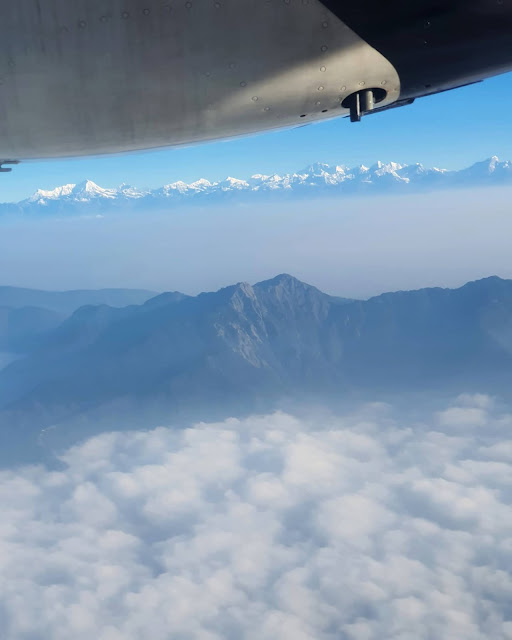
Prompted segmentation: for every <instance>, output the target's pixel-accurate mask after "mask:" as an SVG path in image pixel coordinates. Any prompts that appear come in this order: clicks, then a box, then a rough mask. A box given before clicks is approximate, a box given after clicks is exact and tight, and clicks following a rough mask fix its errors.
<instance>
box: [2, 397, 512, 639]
mask: <svg viewBox="0 0 512 640" xmlns="http://www.w3.org/2000/svg"><path fill="white" fill-rule="evenodd" d="M511 433H512V413H507V412H506V410H505V409H503V408H501V407H500V406H498V405H497V404H496V403H495V402H494V401H493V400H492V399H491V398H489V397H487V396H479V395H476V396H469V395H464V396H460V397H459V398H457V399H455V400H454V401H453V402H451V403H449V404H448V405H447V406H446V407H445V408H444V410H442V411H431V413H430V415H429V416H428V420H412V419H410V418H406V417H404V416H403V415H402V416H401V415H400V413H399V412H397V411H396V410H394V409H393V407H391V406H389V405H386V404H370V405H365V406H362V407H360V409H359V410H358V411H356V412H353V413H351V414H350V415H345V416H342V417H339V416H336V417H335V416H331V417H326V416H323V417H322V418H317V419H305V418H302V419H298V418H295V417H292V416H290V415H286V414H282V413H276V414H274V415H269V416H264V417H253V418H249V419H244V420H236V419H231V420H228V421H226V422H223V423H219V424H199V425H196V426H195V428H193V429H188V430H184V431H183V430H182V431H177V430H173V429H168V428H159V429H156V430H153V431H148V432H116V433H109V434H103V435H100V436H97V437H95V438H93V439H91V440H89V441H87V442H85V443H83V444H80V445H78V446H75V447H74V448H72V449H70V450H68V451H67V452H66V453H65V454H64V455H63V456H62V462H63V465H62V468H61V469H60V470H57V471H56V470H51V469H49V468H47V467H44V466H31V467H23V468H19V469H16V470H9V471H3V472H1V473H0V504H1V505H2V514H1V518H0V636H1V637H2V638H5V639H6V640H21V639H23V640H43V639H44V640H48V639H50V638H51V639H52V640H69V639H70V638H73V640H82V639H83V640H90V639H91V638H94V639H97V640H131V639H143V638H144V639H147V638H151V639H152V640H164V639H165V640H169V639H172V640H185V639H194V640H195V639H197V640H221V639H222V640H240V639H247V640H328V639H329V640H331V639H332V640H334V639H336V640H340V639H342V640H343V639H347V640H384V639H393V640H412V639H414V640H432V639H436V640H440V639H444V638H446V639H448V638H450V639H464V640H477V639H478V640H484V639H486V640H487V639H489V638H493V640H501V639H505V638H507V639H510V638H512V579H511V573H510V571H511V568H512V510H511V509H510V499H511V497H512V471H511V464H510V463H511V462H512V441H511Z"/></svg>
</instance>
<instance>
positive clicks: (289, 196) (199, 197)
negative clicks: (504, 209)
mask: <svg viewBox="0 0 512 640" xmlns="http://www.w3.org/2000/svg"><path fill="white" fill-rule="evenodd" d="M496 185H512V163H511V162H508V161H507V162H500V160H499V159H498V158H497V157H496V156H494V157H492V158H489V159H488V160H485V161H483V162H477V163H476V164H474V165H472V166H471V167H468V168H466V169H462V170H459V171H449V170H447V169H438V168H431V169H428V168H425V167H424V166H423V165H421V164H412V165H403V164H398V163H396V162H390V163H388V164H383V163H382V162H378V163H376V164H374V165H373V166H371V167H365V166H360V167H354V168H352V169H350V168H349V167H346V166H341V165H340V166H329V165H327V164H321V163H316V164H313V165H311V166H309V167H306V168H305V169H304V170H302V171H299V172H298V173H293V174H286V175H260V174H257V175H253V176H251V177H250V178H249V179H247V180H241V179H238V178H231V177H229V178H226V179H225V180H222V181H220V182H210V181H208V180H206V179H204V178H202V179H200V180H197V181H195V182H192V183H190V184H186V183H185V182H173V183H171V184H168V185H165V186H163V187H161V188H159V189H153V190H141V189H137V188H135V187H131V186H129V185H125V184H123V185H121V186H120V187H119V188H117V189H104V188H102V187H100V186H98V185H97V184H95V183H94V182H92V181H90V180H86V181H84V182H82V183H80V184H76V185H75V184H67V185H64V186H61V187H57V188H56V189H53V190H51V191H45V190H42V189H39V190H38V191H36V193H34V195H32V196H31V197H30V198H27V199H26V200H22V201H21V202H18V203H4V204H0V215H8V214H11V215H38V216H41V215H50V216H52V215H66V216H67V215H98V214H104V213H108V212H115V211H119V212H126V211H133V210H166V209H168V208H170V207H171V208H172V207H174V206H177V205H185V204H187V205H188V204H200V205H206V204H216V203H217V204H222V203H226V202H244V203H251V202H260V201H268V200H276V199H277V200H294V199H296V198H304V197H321V196H349V195H352V196H354V195H364V194H366V195H370V194H384V193H407V192H414V191H425V190H437V189H450V188H452V189H454V188H467V187H475V186H496Z"/></svg>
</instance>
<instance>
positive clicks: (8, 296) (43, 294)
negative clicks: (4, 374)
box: [0, 286, 156, 366]
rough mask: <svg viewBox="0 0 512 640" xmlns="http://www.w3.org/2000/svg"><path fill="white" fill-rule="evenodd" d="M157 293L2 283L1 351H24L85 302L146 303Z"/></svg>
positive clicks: (112, 305)
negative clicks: (65, 288) (67, 288)
mask: <svg viewBox="0 0 512 640" xmlns="http://www.w3.org/2000/svg"><path fill="white" fill-rule="evenodd" d="M155 295H156V293H155V292H154V291H146V290H144V289H98V290H87V289H84V290H77V291H40V290H38V289H24V288H20V287H2V286H0V353H1V352H14V353H17V352H21V353H24V352H25V351H27V350H28V348H29V346H33V345H34V344H35V341H36V340H37V339H38V337H39V336H40V335H42V334H44V333H45V332H48V331H50V330H51V329H55V328H56V327H58V326H59V325H60V324H61V322H63V321H64V320H65V319H66V317H68V316H69V315H71V314H72V313H73V312H74V311H76V310H77V309H78V308H79V307H83V306H84V305H110V306H111V307H126V306H128V305H140V304H143V303H144V302H146V300H149V298H153V297H154V296H155ZM1 363H2V358H0V366H1Z"/></svg>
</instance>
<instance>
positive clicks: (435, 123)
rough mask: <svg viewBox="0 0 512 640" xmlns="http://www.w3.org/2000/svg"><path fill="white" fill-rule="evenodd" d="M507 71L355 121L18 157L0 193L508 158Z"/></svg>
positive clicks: (511, 144)
mask: <svg viewBox="0 0 512 640" xmlns="http://www.w3.org/2000/svg"><path fill="white" fill-rule="evenodd" d="M511 100H512V76H511V75H510V74H507V75H504V76H500V77H498V78H493V79H491V80H486V81H485V82H483V83H480V84H477V85H473V86H471V87H466V88H463V89H458V90H455V91H450V92H447V93H443V94H439V95H437V96H432V97H430V98H423V99H421V100H417V101H416V103H415V104H413V105H412V106H409V107H404V108H401V109H396V110H394V111H390V112H388V113H383V114H379V115H375V116H371V117H369V118H365V119H364V120H363V122H362V123H361V124H351V123H350V122H348V120H347V119H342V118H338V119H334V120H330V121H328V122H324V123H322V124H314V125H309V126H305V127H301V128H297V129H293V130H287V131H279V132H272V133H265V134H260V135H256V136H250V137H245V138H239V139H236V140H229V141H223V142H216V143H209V144H201V145H195V146H192V147H180V148H174V149H166V150H163V151H162V150H160V151H152V152H148V153H136V154H126V155H123V156H106V157H95V158H85V159H84V158H80V159H74V160H61V161H45V162H34V163H26V164H22V165H19V166H18V167H15V168H14V170H13V172H12V173H11V174H2V175H0V201H3V202H8V201H17V200H20V199H22V198H25V197H27V196H29V195H30V194H31V193H33V192H34V191H35V190H36V189H37V188H43V189H52V188H54V187H56V186H59V185H61V184H66V183H70V182H71V183H77V182H81V181H82V180H85V179H90V180H93V181H94V182H96V183H98V184H100V185H101V186H104V187H116V186H118V185H119V184H121V183H122V182H126V183H129V184H132V185H134V186H137V187H149V188H154V187H159V186H162V185H163V184H166V183H169V182H174V181H176V180H184V181H186V182H191V181H193V180H196V179H198V178H201V177H204V178H208V179H210V180H218V179H223V178H225V177H227V176H228V175H231V176H235V177H240V178H245V177H248V176H250V175H251V174H253V173H275V172H277V173H284V172H290V171H294V170H299V169H301V168H303V167H304V166H306V165H308V164H311V163H312V162H317V161H319V162H327V163H329V164H347V165H350V166H354V165H358V164H372V163H374V162H376V161H377V160H383V161H390V160H395V161H397V162H404V163H412V162H422V163H424V164H425V165H427V166H440V167H445V168H448V169H452V168H459V167H463V166H466V165H469V164H471V163H473V162H475V161H477V160H482V159H484V158H487V157H489V156H492V155H498V156H499V157H500V158H502V159H512V115H511V112H510V109H509V108H508V106H507V105H508V104H509V103H510V101H511Z"/></svg>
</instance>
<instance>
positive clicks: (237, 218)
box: [0, 188, 512, 297]
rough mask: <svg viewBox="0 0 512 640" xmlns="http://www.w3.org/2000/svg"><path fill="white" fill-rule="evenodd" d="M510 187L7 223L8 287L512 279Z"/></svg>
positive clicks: (356, 288)
mask: <svg viewBox="0 0 512 640" xmlns="http://www.w3.org/2000/svg"><path fill="white" fill-rule="evenodd" d="M511 193H512V191H511V190H510V189H506V188H503V189H482V190H478V191H474V192H468V191H457V192H455V191H454V192H440V193H435V194H429V195H411V196H397V197H385V198H377V197H373V198H358V199H353V200H351V199H338V200H325V199H324V200H316V201H311V202H303V203H299V204H286V205H283V204H282V203H276V204H265V205H263V204H262V205H260V206H250V207H245V206H242V205H228V206H225V207H217V208H215V207H209V208H204V209H201V208H199V207H187V208H185V209H174V210H170V211H168V212H165V213H161V214H155V213H151V214H144V213H139V214H137V215H133V214H132V215H130V216H124V215H122V214H116V215H110V216H106V217H90V218H76V219H70V218H68V219H59V220H49V219H41V220H37V221H34V220H26V221H23V222H17V221H12V220H11V221H4V222H3V224H2V226H1V227H0V231H1V234H0V273H1V274H2V276H1V284H5V285H14V286H25V287H34V288H43V289H70V288H74V289H75V288H101V287H133V288H148V289H152V290H155V291H163V290H180V291H183V292H186V293H191V294H195V293H198V292H200V291H204V290H214V289H218V288H220V287H222V286H225V285H228V284H232V283H234V282H239V281H248V282H255V281H259V280H263V279H266V278H269V277H272V276H274V275H276V274H277V273H281V272H288V273H291V274H293V275H294V276H296V277H298V278H300V279H302V280H304V281H306V282H308V283H310V284H314V285H316V286H318V287H319V288H320V289H322V290H324V291H326V292H328V293H333V294H336V295H341V296H347V297H369V296H371V295H374V294H378V293H380V292H383V291H392V290H399V289H412V288H420V287H425V286H450V287H451V286H458V285H461V284H463V283H464V282H466V281H468V280H472V279H477V278H480V277H484V276H488V275H491V274H495V275H499V276H501V277H505V278H510V277H512V262H511V260H510V236H511V233H512V215H511V211H510V204H509V202H510V194H511Z"/></svg>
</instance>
